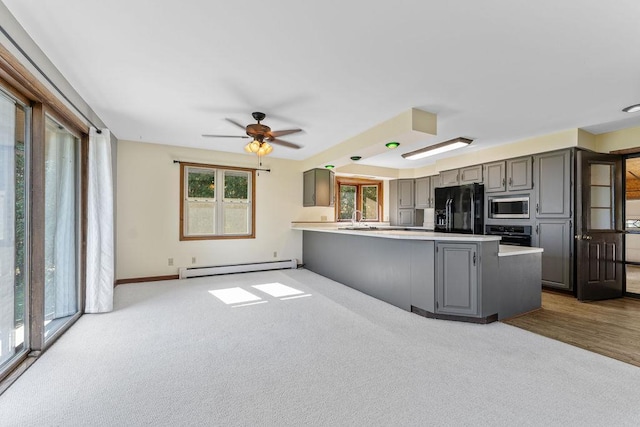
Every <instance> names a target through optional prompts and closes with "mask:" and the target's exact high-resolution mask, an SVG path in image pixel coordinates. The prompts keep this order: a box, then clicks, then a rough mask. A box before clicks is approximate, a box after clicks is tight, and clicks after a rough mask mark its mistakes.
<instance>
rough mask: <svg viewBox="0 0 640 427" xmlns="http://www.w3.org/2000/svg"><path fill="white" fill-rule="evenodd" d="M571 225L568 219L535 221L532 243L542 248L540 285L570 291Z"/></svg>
mask: <svg viewBox="0 0 640 427" xmlns="http://www.w3.org/2000/svg"><path fill="white" fill-rule="evenodd" d="M572 228H573V224H572V221H571V220H570V219H540V220H537V221H536V225H535V229H534V235H533V243H534V246H537V247H539V248H543V249H544V252H543V253H542V284H543V285H545V286H549V287H552V288H557V289H565V290H572V289H573V286H572V284H573V280H572V269H571V266H572V265H573V261H572V254H573V248H572V245H573V229H572Z"/></svg>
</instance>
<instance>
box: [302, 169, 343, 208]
mask: <svg viewBox="0 0 640 427" xmlns="http://www.w3.org/2000/svg"><path fill="white" fill-rule="evenodd" d="M303 180H304V184H303V197H302V200H303V202H302V205H303V206H333V205H334V199H335V191H334V174H333V172H332V171H330V170H329V169H311V170H308V171H306V172H304V174H303Z"/></svg>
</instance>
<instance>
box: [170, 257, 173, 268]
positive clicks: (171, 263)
mask: <svg viewBox="0 0 640 427" xmlns="http://www.w3.org/2000/svg"><path fill="white" fill-rule="evenodd" d="M172 265H173V258H169V266H172Z"/></svg>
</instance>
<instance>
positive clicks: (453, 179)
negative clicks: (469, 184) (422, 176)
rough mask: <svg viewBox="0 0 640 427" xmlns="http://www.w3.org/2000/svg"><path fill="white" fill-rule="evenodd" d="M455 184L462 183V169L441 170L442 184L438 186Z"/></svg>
mask: <svg viewBox="0 0 640 427" xmlns="http://www.w3.org/2000/svg"><path fill="white" fill-rule="evenodd" d="M453 185H460V171H459V170H458V169H452V170H450V171H442V172H440V185H439V186H438V187H451V186H453Z"/></svg>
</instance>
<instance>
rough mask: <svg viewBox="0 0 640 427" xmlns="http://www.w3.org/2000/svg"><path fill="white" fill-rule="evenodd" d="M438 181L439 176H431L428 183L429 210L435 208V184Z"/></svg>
mask: <svg viewBox="0 0 640 427" xmlns="http://www.w3.org/2000/svg"><path fill="white" fill-rule="evenodd" d="M439 180H440V177H439V176H437V175H436V176H432V177H431V180H430V183H429V206H428V207H429V208H435V207H436V184H437V182H438V181H439Z"/></svg>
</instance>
